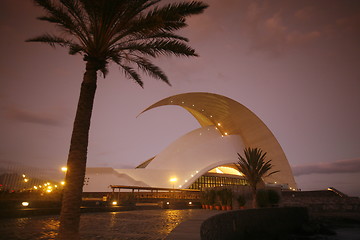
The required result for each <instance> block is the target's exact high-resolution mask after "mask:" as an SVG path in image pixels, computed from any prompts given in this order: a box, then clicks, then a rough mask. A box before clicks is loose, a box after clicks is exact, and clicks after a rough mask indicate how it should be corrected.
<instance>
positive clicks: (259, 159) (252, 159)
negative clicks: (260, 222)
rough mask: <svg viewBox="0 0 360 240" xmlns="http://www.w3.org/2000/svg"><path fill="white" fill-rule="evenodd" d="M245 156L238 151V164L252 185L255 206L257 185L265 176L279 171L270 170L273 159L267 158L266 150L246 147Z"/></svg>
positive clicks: (254, 205)
mask: <svg viewBox="0 0 360 240" xmlns="http://www.w3.org/2000/svg"><path fill="white" fill-rule="evenodd" d="M244 156H245V157H243V156H241V155H240V154H239V153H238V162H237V164H236V166H237V168H238V169H239V171H240V172H242V173H243V174H244V176H245V179H246V180H247V182H248V183H249V185H250V188H251V192H252V197H253V207H256V190H257V185H258V183H260V182H261V181H262V179H263V178H265V177H268V176H270V175H272V174H275V173H277V172H279V171H272V172H271V171H270V170H271V169H272V168H273V165H272V164H271V160H267V161H266V160H265V158H266V152H264V153H263V152H262V150H261V149H259V148H250V147H249V148H245V149H244Z"/></svg>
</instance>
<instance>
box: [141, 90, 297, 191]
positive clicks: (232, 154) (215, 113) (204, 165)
mask: <svg viewBox="0 0 360 240" xmlns="http://www.w3.org/2000/svg"><path fill="white" fill-rule="evenodd" d="M165 105H178V106H181V107H183V108H184V109H186V110H187V111H188V112H189V113H191V114H192V115H193V116H194V117H195V119H196V120H197V121H198V122H199V123H200V125H201V126H202V128H200V129H197V130H195V131H193V132H191V133H189V134H187V135H185V136H183V137H181V138H179V139H178V140H176V141H175V142H174V143H173V144H171V145H170V146H169V147H168V148H166V149H165V150H164V151H163V152H162V153H160V154H159V155H157V156H156V157H155V158H154V159H153V160H152V161H151V162H150V163H149V164H148V165H147V167H146V169H149V170H150V169H153V170H155V169H156V170H161V169H162V170H170V169H171V170H176V171H178V172H179V173H180V172H182V174H188V173H187V172H188V171H192V173H190V175H189V176H191V175H193V176H194V177H191V180H189V176H181V177H180V176H176V177H177V178H178V184H179V185H180V186H181V187H182V188H186V187H188V186H189V185H190V184H191V183H192V182H193V181H194V180H196V179H195V175H194V173H196V171H198V173H197V174H196V175H197V176H198V177H199V176H201V175H202V174H203V173H205V172H206V171H208V170H210V169H212V168H214V167H216V166H220V165H223V164H228V163H233V162H237V155H236V153H237V152H239V153H240V154H242V153H243V149H244V147H253V148H254V147H258V148H261V149H262V150H263V151H265V152H267V159H271V160H272V164H273V165H274V168H273V169H274V170H278V171H280V172H279V173H277V174H273V175H272V176H271V177H269V178H267V179H265V181H266V182H270V183H273V182H277V183H279V184H288V185H289V187H291V188H295V189H296V188H297V186H296V183H295V180H294V177H293V174H292V171H291V168H290V165H289V163H288V161H287V159H286V156H285V154H284V152H283V150H282V148H281V146H280V144H279V143H278V141H277V140H276V138H275V137H274V135H273V134H272V132H271V131H270V130H269V129H268V127H267V126H266V125H265V124H264V123H263V122H262V121H261V120H260V119H259V118H258V117H257V116H256V115H255V114H254V113H253V112H251V111H250V110H249V109H248V108H246V107H245V106H244V105H242V104H240V103H238V102H236V101H234V100H232V99H230V98H227V97H225V96H221V95H218V94H213V93H204V92H195V93H184V94H179V95H174V96H171V97H168V98H165V99H163V100H161V101H159V102H157V103H155V104H153V105H151V106H150V107H148V108H147V109H145V110H144V111H143V112H145V111H148V110H150V109H153V108H155V107H159V106H165ZM143 112H142V113H143ZM201 134H204V135H206V134H209V135H208V137H207V138H205V137H203V136H204V135H201ZM220 149H221V150H220ZM199 174H201V175H199ZM174 177H175V176H174ZM185 180H187V181H186V182H185ZM180 186H179V187H180Z"/></svg>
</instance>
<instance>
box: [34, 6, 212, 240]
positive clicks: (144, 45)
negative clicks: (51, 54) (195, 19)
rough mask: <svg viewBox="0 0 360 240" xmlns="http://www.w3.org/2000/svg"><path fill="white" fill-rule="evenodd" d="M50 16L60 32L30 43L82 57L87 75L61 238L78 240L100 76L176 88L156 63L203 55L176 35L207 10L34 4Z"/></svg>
mask: <svg viewBox="0 0 360 240" xmlns="http://www.w3.org/2000/svg"><path fill="white" fill-rule="evenodd" d="M34 2H35V3H36V4H37V5H38V6H40V7H42V8H43V10H44V13H45V15H44V16H42V17H39V18H38V19H40V20H42V21H47V22H50V23H52V24H55V25H56V27H57V31H58V33H56V34H49V33H46V34H43V35H41V36H39V37H35V38H31V39H28V40H27V41H28V42H41V43H45V44H48V45H50V46H52V47H55V46H60V47H64V48H66V49H68V51H69V54H71V55H75V54H81V55H82V56H83V60H84V61H85V73H84V76H83V81H82V84H81V91H80V98H79V102H78V107H77V111H76V116H75V121H74V126H73V132H72V136H71V143H70V151H69V155H68V161H67V168H68V171H67V173H66V179H65V181H66V185H65V189H64V196H63V201H62V209H61V216H60V230H59V238H60V239H66V240H71V239H78V238H79V222H80V206H81V194H82V187H83V182H84V177H85V169H86V159H87V147H88V138H89V129H90V119H91V114H92V109H93V102H94V97H95V92H96V86H97V73H98V72H99V71H100V72H101V73H103V76H104V77H105V76H106V73H107V72H108V66H109V63H111V62H112V63H114V64H116V65H118V66H119V67H120V69H121V70H122V72H123V73H124V75H125V77H127V78H129V79H132V80H134V81H135V82H136V83H137V84H139V85H140V86H143V82H142V79H141V75H140V73H139V72H141V73H145V74H147V75H149V76H151V77H153V78H156V79H159V80H161V81H163V82H165V83H167V84H169V85H170V82H169V80H168V78H167V77H166V75H165V73H164V72H163V71H162V70H161V69H160V68H159V67H158V66H156V65H154V64H153V63H152V62H151V60H152V59H153V58H157V57H159V56H162V55H165V56H171V55H175V56H186V57H189V56H197V54H196V52H195V50H194V49H193V48H191V47H190V46H188V45H187V42H188V39H187V38H185V37H183V36H180V35H177V34H175V33H174V32H175V31H177V30H180V29H182V28H184V27H186V26H187V24H186V18H187V17H189V16H191V15H196V14H200V13H202V12H203V11H204V9H205V8H206V7H207V5H206V4H204V3H202V2H196V1H193V2H180V3H170V4H163V5H159V4H161V0H34Z"/></svg>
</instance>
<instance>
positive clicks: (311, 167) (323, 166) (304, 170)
mask: <svg viewBox="0 0 360 240" xmlns="http://www.w3.org/2000/svg"><path fill="white" fill-rule="evenodd" d="M292 170H293V173H294V176H301V175H308V174H313V173H323V174H328V173H356V172H360V158H356V159H347V160H337V161H334V162H329V163H314V164H307V165H301V166H295V167H293V168H292Z"/></svg>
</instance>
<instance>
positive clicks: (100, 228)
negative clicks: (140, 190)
mask: <svg viewBox="0 0 360 240" xmlns="http://www.w3.org/2000/svg"><path fill="white" fill-rule="evenodd" d="M202 211H204V210H201V209H187V210H170V209H167V210H145V211H144V210H139V211H125V212H105V213H104V212H101V213H86V214H82V215H81V222H80V233H81V239H86V240H88V239H89V240H91V239H102V240H103V239H104V240H109V239H113V240H115V239H116V240H160V239H165V237H166V236H167V235H168V234H169V233H170V232H171V231H172V230H173V229H174V228H175V227H176V226H177V225H178V224H180V223H181V222H183V221H185V220H188V219H190V218H192V217H194V216H196V215H198V214H200V213H201V212H202ZM58 227H59V216H37V217H28V218H12V219H0V239H7V240H11V239H21V240H25V239H26V240H30V239H31V240H33V239H55V236H56V234H57V231H58Z"/></svg>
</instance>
